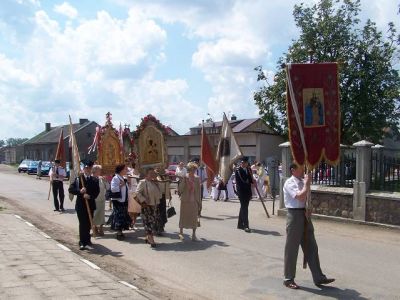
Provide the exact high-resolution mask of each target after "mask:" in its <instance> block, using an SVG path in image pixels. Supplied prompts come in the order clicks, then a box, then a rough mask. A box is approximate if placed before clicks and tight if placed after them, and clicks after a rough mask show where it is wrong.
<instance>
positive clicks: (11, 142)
mask: <svg viewBox="0 0 400 300" xmlns="http://www.w3.org/2000/svg"><path fill="white" fill-rule="evenodd" d="M27 140H28V139H27V138H8V139H7V141H6V143H7V146H17V145H20V144H22V143H23V142H26V141H27Z"/></svg>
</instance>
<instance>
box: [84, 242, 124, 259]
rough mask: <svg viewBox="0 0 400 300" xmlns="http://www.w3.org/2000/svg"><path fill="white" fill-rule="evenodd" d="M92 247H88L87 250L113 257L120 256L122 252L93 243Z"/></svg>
mask: <svg viewBox="0 0 400 300" xmlns="http://www.w3.org/2000/svg"><path fill="white" fill-rule="evenodd" d="M92 247H93V249H88V250H87V252H89V253H91V254H95V255H99V256H101V257H103V256H113V257H122V256H123V254H122V253H121V252H116V251H112V250H111V249H109V248H107V247H104V246H103V245H100V244H93V245H92Z"/></svg>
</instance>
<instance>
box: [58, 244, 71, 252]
mask: <svg viewBox="0 0 400 300" xmlns="http://www.w3.org/2000/svg"><path fill="white" fill-rule="evenodd" d="M57 246H58V247H60V248H61V249H63V250H65V251H68V252H71V249H69V248H68V247H65V246H64V245H63V244H57Z"/></svg>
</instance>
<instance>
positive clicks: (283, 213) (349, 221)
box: [277, 208, 400, 230]
mask: <svg viewBox="0 0 400 300" xmlns="http://www.w3.org/2000/svg"><path fill="white" fill-rule="evenodd" d="M286 214H287V209H286V208H283V209H278V214H277V215H278V217H286ZM312 217H313V219H316V220H324V221H332V222H337V223H345V224H357V225H366V226H373V227H380V228H385V229H391V230H400V226H398V225H390V224H383V223H374V222H367V221H360V220H353V219H347V218H341V217H335V216H325V215H318V214H312Z"/></svg>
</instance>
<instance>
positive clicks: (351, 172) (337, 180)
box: [311, 147, 356, 188]
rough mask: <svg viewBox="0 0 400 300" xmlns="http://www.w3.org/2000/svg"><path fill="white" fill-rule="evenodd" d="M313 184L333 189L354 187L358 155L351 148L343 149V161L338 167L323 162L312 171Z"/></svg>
mask: <svg viewBox="0 0 400 300" xmlns="http://www.w3.org/2000/svg"><path fill="white" fill-rule="evenodd" d="M311 175H312V182H311V183H312V184H314V185H326V186H333V187H350V188H351V187H353V182H354V180H355V178H356V153H355V149H354V148H351V147H346V148H341V159H340V162H339V164H338V165H337V166H332V165H329V164H328V163H326V162H321V163H320V165H319V166H318V167H317V168H315V169H314V170H313V171H311Z"/></svg>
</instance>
